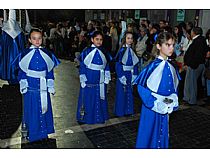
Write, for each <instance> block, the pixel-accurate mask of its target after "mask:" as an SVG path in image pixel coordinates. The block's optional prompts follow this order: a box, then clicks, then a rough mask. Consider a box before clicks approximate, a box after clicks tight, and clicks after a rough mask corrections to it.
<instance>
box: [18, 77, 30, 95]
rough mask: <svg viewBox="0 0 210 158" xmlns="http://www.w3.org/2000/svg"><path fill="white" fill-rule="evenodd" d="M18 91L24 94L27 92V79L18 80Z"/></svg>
mask: <svg viewBox="0 0 210 158" xmlns="http://www.w3.org/2000/svg"><path fill="white" fill-rule="evenodd" d="M19 83H20V93H21V94H24V93H26V92H27V87H28V81H27V79H22V80H20V82H19Z"/></svg>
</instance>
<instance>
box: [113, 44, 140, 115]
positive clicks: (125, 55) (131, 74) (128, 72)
mask: <svg viewBox="0 0 210 158" xmlns="http://www.w3.org/2000/svg"><path fill="white" fill-rule="evenodd" d="M115 60H116V65H115V69H116V74H117V84H116V98H115V106H114V114H115V115H116V116H124V115H129V114H133V113H134V109H133V107H134V105H133V104H134V103H133V81H134V79H135V78H136V77H137V75H138V62H139V59H138V57H137V56H136V54H135V53H134V51H133V50H132V48H130V47H128V46H123V47H122V48H121V49H120V50H119V52H118V53H117V55H116V57H115Z"/></svg>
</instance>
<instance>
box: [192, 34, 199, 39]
mask: <svg viewBox="0 0 210 158" xmlns="http://www.w3.org/2000/svg"><path fill="white" fill-rule="evenodd" d="M198 36H200V35H196V36H194V37H193V38H192V40H194V39H196V38H197V37H198Z"/></svg>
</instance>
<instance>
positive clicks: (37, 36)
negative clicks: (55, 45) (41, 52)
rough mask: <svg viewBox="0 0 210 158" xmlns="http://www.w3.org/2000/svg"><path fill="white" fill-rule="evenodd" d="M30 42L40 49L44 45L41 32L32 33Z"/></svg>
mask: <svg viewBox="0 0 210 158" xmlns="http://www.w3.org/2000/svg"><path fill="white" fill-rule="evenodd" d="M29 42H30V43H31V44H32V45H34V46H35V47H39V46H41V44H42V34H41V33H40V32H32V33H31V36H30V38H29Z"/></svg>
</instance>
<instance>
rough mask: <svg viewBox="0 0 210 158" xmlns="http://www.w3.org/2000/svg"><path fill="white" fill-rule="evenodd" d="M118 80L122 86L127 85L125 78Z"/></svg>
mask: <svg viewBox="0 0 210 158" xmlns="http://www.w3.org/2000/svg"><path fill="white" fill-rule="evenodd" d="M119 80H120V82H121V83H122V84H123V85H127V83H126V81H127V79H126V77H125V76H122V77H121V78H119Z"/></svg>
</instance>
